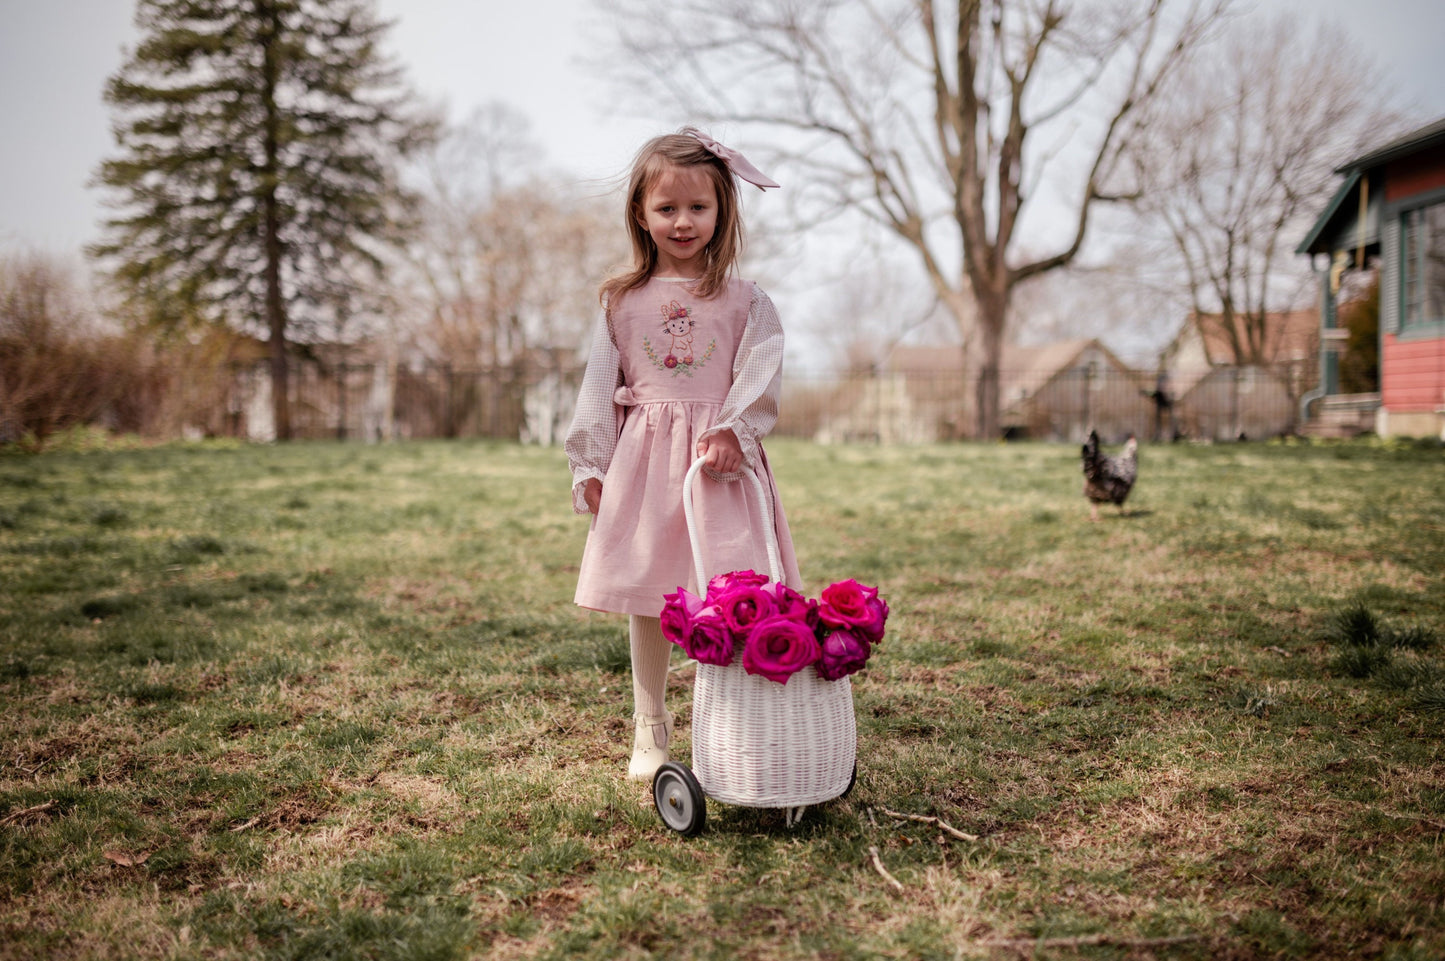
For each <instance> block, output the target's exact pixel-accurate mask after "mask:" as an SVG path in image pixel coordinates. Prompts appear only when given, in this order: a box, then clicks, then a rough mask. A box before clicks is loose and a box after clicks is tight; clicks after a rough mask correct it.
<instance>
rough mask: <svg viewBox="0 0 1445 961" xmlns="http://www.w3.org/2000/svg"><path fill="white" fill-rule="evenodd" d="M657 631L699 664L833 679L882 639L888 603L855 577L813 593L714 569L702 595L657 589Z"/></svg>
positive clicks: (783, 679)
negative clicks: (737, 663) (736, 663)
mask: <svg viewBox="0 0 1445 961" xmlns="http://www.w3.org/2000/svg"><path fill="white" fill-rule="evenodd" d="M663 601H664V602H665V603H664V604H663V608H662V615H661V618H662V633H663V636H665V637H666V638H667V639H668V640H670V641H672V643H674V644H676V645H678V646H679V647H681V648H682V649H683V650H684V651H686V652H687V655H688V656H689V657H691V658H693V659H695V660H696V661H698V662H699V663H701V664H717V665H720V666H723V667H726V666H727V665H729V664H731V663H732V661H733V657H734V656H735V654H736V652H737V649H738V647H739V646H741V647H742V659H743V670H745V671H746V672H747V673H749V674H757V675H760V676H762V677H766V678H768V679H769V680H772V681H777V682H778V683H779V684H786V683H787V682H788V678H790V677H792V676H793V675H794V674H796V673H797V672H798V671H801V670H802V669H803V668H805V667H810V666H811V667H813V668H816V669H817V671H818V676H819V677H821V678H823V679H824V680H826V681H836V680H838V679H839V678H842V677H846V676H847V675H849V674H852V673H854V672H856V671H858V670H861V669H862V668H863V666H864V665H865V664H866V663H867V662H868V656H869V655H870V654H871V653H872V651H873V645H875V644H878V643H879V642H881V641H882V640H883V627H884V624H885V623H886V622H887V620H888V604H887V602H886V601H884V600H883V598H881V597H879V596H878V589H877V588H876V587H866V586H864V585H863V584H859V583H858V582H857V581H855V580H846V581H839V582H837V583H836V584H831V585H829V586H828V587H826V588H824V590H823V593H822V594H821V595H820V596H819V597H818V598H817V599H816V600H814V599H813V598H809V597H804V596H803V595H802V594H800V593H798V592H797V591H795V590H793V589H792V588H791V587H788V586H787V585H786V584H773V583H769V582H768V579H767V578H766V577H764V576H763V575H762V574H758V573H756V572H754V571H734V572H732V573H730V574H719V575H718V576H717V577H714V578H713V579H712V580H711V581H709V582H708V585H707V589H706V591H705V592H704V594H703V596H702V597H698V596H696V595H695V594H692V593H691V592H689V591H688V590H686V589H685V588H682V587H679V588H678V589H677V592H676V593H673V594H666V595H664V596H663Z"/></svg>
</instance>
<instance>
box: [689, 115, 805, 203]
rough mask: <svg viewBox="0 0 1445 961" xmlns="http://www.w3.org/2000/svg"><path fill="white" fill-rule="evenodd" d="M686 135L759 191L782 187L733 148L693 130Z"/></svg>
mask: <svg viewBox="0 0 1445 961" xmlns="http://www.w3.org/2000/svg"><path fill="white" fill-rule="evenodd" d="M688 133H689V134H690V135H691V136H693V137H694V138H696V140H697V142H698V143H700V144H702V145H703V147H704V148H705V149H706V150H707V152H708V153H710V154H712V155H713V156H714V157H720V158H721V159H722V162H723V163H725V164H727V165H728V169H729V170H731V171H732V172H733V173H735V174H737V175H738V176H739V177H741V178H743V179H744V180H746V181H747V182H748V183H750V184H752V185H753V186H755V187H757V188H758V189H759V190H766V189H767V188H769V187H780V186H782V185H781V184H779V183H777V182H776V181H774V180H771V179H769V178H768V176H767V175H766V174H764V173H763V172H762V171H761V170H759V169H758V168H757V167H754V166H753V165H752V164H751V163H749V162H748V158H747V157H744V156H743V155H742V154H740V153H738V152H737V151H736V150H734V149H733V148H731V147H725V146H723V145H722V144H720V143H718V142H717V141H716V140H713V139H712V138H711V137H704V136H703V135H702V134H700V133H698V132H697V131H695V130H690V131H688Z"/></svg>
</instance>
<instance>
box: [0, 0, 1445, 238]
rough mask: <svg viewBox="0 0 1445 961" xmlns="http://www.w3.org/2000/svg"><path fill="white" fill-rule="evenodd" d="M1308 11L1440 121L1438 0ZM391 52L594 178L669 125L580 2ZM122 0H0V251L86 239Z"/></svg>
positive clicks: (416, 35)
mask: <svg viewBox="0 0 1445 961" xmlns="http://www.w3.org/2000/svg"><path fill="white" fill-rule="evenodd" d="M1258 2H1259V3H1260V4H1262V5H1264V6H1268V7H1294V8H1299V9H1306V10H1314V11H1317V13H1318V14H1319V15H1321V16H1324V17H1328V18H1333V19H1334V20H1335V21H1336V22H1337V23H1338V24H1339V25H1340V26H1342V27H1343V28H1344V29H1345V30H1346V31H1348V32H1349V33H1350V34H1352V35H1353V36H1355V37H1356V38H1357V39H1358V40H1359V42H1360V44H1361V46H1362V47H1363V48H1364V49H1365V50H1366V51H1367V52H1368V53H1370V54H1371V55H1373V56H1374V57H1375V58H1376V59H1377V61H1378V62H1379V63H1380V64H1381V65H1382V66H1383V67H1384V68H1385V70H1386V71H1387V72H1386V73H1384V74H1383V75H1381V76H1377V77H1361V78H1360V82H1361V83H1362V84H1369V85H1371V86H1376V87H1379V88H1380V89H1384V87H1385V85H1391V86H1394V87H1396V88H1403V91H1404V93H1405V99H1406V101H1407V102H1409V103H1413V104H1415V105H1416V106H1417V107H1418V111H1419V115H1420V117H1421V119H1422V122H1424V121H1426V120H1430V119H1434V118H1437V117H1441V116H1445V3H1442V2H1441V0H1368V2H1360V0H1258ZM380 9H381V12H382V14H383V15H384V16H385V17H387V18H388V19H394V20H396V27H395V29H394V30H393V31H392V34H391V38H390V40H391V47H392V50H393V52H394V53H395V55H396V56H397V58H398V59H399V60H400V61H401V62H402V63H403V64H404V66H405V67H406V69H407V70H408V73H409V76H410V78H411V82H412V84H413V85H414V86H415V87H416V88H417V89H418V90H419V91H420V92H421V93H422V94H423V95H425V96H426V97H428V98H430V99H433V100H436V101H443V102H445V103H446V104H447V106H448V109H449V114H450V116H451V117H452V118H453V119H460V118H461V117H462V116H464V115H465V114H466V113H468V112H469V111H470V110H471V109H472V108H473V107H476V106H479V105H481V104H485V103H489V102H492V101H501V102H503V103H506V104H509V105H511V106H512V107H514V108H516V109H517V110H518V111H519V112H521V113H522V114H524V115H525V116H527V117H528V118H529V120H530V122H531V124H532V133H533V135H534V137H535V139H536V140H537V142H538V143H539V144H540V145H541V146H542V147H543V148H544V150H545V151H546V160H547V163H548V165H549V166H551V167H554V168H556V169H559V170H564V171H567V172H569V173H572V174H575V175H576V176H578V177H579V178H584V179H598V178H608V177H612V176H614V175H616V174H618V173H619V172H620V171H621V170H622V169H623V168H624V167H625V165H626V164H627V162H628V160H629V159H630V157H631V155H632V153H633V151H634V150H635V149H636V147H637V145H638V144H639V143H640V142H641V141H642V140H643V139H644V138H646V137H648V136H651V135H652V134H654V133H657V132H661V131H662V130H664V129H670V128H671V127H672V126H673V125H672V124H670V123H667V124H659V123H658V122H657V121H656V120H643V119H639V117H642V116H645V115H646V108H647V105H646V104H644V103H629V104H620V103H616V102H609V100H608V99H607V93H608V91H607V90H606V88H605V87H604V85H602V84H600V83H598V82H597V78H595V77H592V76H589V74H588V68H587V67H586V66H584V64H583V62H582V58H583V54H584V53H586V52H587V50H586V44H587V43H588V39H587V36H586V34H587V31H585V30H584V29H582V24H583V23H584V21H585V20H586V19H588V18H591V17H594V16H595V14H594V12H593V7H592V0H525V2H516V0H508V2H496V0H381V2H380ZM133 10H134V4H133V3H132V2H131V0H0V137H3V146H0V248H5V247H12V246H22V247H27V248H36V249H40V250H44V251H49V252H53V253H66V252H69V251H72V250H75V249H78V248H79V247H80V246H81V245H83V244H85V243H87V242H89V241H92V240H95V239H96V238H97V235H98V228H97V223H98V221H99V219H100V218H101V217H102V216H103V214H104V210H103V208H102V207H101V206H100V203H99V200H100V195H99V192H98V191H96V190H95V189H93V188H90V187H88V186H87V183H88V182H89V180H90V179H91V177H92V175H93V174H94V171H95V168H96V165H97V164H98V163H99V162H100V161H101V159H102V158H103V157H105V156H107V155H109V154H111V153H113V150H114V147H113V142H112V140H111V136H110V130H109V117H108V114H107V112H106V108H105V106H104V104H103V103H102V102H101V90H102V88H103V86H104V83H105V80H106V78H107V77H108V76H110V75H111V74H113V73H115V71H116V70H117V69H118V68H119V67H120V65H121V63H122V61H123V53H122V47H123V45H126V44H129V43H133V41H134V37H135V34H134V28H133V26H132V23H131V20H132V14H133Z"/></svg>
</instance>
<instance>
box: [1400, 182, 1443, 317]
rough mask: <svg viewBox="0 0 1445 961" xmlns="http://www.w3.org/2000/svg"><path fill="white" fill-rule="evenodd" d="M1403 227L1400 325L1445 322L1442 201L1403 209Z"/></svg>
mask: <svg viewBox="0 0 1445 961" xmlns="http://www.w3.org/2000/svg"><path fill="white" fill-rule="evenodd" d="M1403 227H1404V229H1403V231H1402V234H1403V237H1402V239H1403V241H1404V244H1403V249H1402V251H1401V253H1402V257H1401V265H1400V288H1401V291H1400V292H1401V300H1402V303H1401V306H1402V307H1403V308H1404V309H1403V310H1402V311H1401V313H1402V318H1401V319H1402V320H1403V324H1402V326H1404V327H1410V326H1416V325H1421V324H1429V323H1437V322H1440V321H1445V203H1436V204H1430V205H1429V206H1426V207H1416V208H1415V209H1413V210H1407V211H1405V213H1404V215H1403Z"/></svg>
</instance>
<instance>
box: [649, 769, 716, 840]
mask: <svg viewBox="0 0 1445 961" xmlns="http://www.w3.org/2000/svg"><path fill="white" fill-rule="evenodd" d="M652 801H653V803H654V804H656V805H657V813H658V815H659V816H660V817H661V818H662V823H663V824H666V825H667V826H668V827H670V828H672V830H674V831H676V832H677V833H678V834H681V835H682V836H683V837H685V838H690V837H693V836H695V835H697V834H699V833H701V832H702V829H703V827H704V826H705V825H706V824H707V800H706V798H705V797H704V796H703V793H702V785H700V784H698V783H697V778H696V777H695V776H694V775H693V773H692V771H691V770H689V769H688V768H687V767H686V766H685V765H682V764H678V763H677V762H676V761H668V762H667V763H666V764H664V765H662V767H660V768H658V769H657V773H656V774H654V775H653V777H652Z"/></svg>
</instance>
